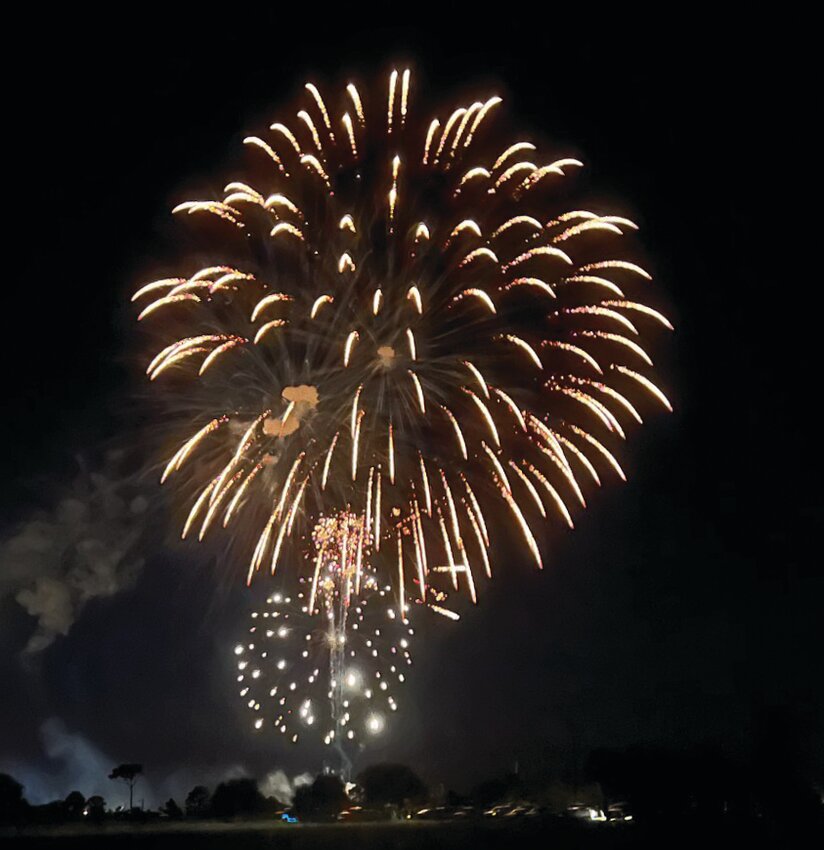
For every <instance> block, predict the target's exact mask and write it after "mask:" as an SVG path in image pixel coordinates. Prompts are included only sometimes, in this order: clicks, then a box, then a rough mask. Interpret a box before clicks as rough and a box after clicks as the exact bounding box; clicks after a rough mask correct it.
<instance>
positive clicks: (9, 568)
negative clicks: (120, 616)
mask: <svg viewBox="0 0 824 850" xmlns="http://www.w3.org/2000/svg"><path fill="white" fill-rule="evenodd" d="M123 466H124V458H123V455H122V453H120V452H111V453H109V454H108V455H107V456H106V458H105V461H104V464H103V467H102V470H101V471H99V472H90V471H88V470H86V469H85V468H83V467H81V471H80V472H79V473H78V475H77V476H76V478H75V480H74V481H73V482H72V484H71V486H70V487H69V488H68V492H67V493H65V494H61V495H60V497H59V498H58V499H57V501H56V505H55V506H54V507H53V508H51V509H49V510H45V511H40V512H38V513H37V514H36V515H34V516H33V517H31V518H30V519H28V520H26V521H24V522H23V523H22V525H21V526H20V527H19V528H17V529H16V530H15V532H14V533H13V534H12V535H11V536H9V537H7V538H6V539H5V540H4V541H3V542H2V543H0V599H1V598H5V597H6V596H13V597H14V599H15V600H16V601H17V603H18V604H19V605H21V606H22V607H23V608H24V609H25V610H26V612H27V613H28V614H30V615H31V616H32V617H35V618H36V620H37V629H36V631H35V632H34V634H33V635H32V636H31V638H30V639H29V642H28V644H27V645H26V648H25V652H26V653H29V654H32V653H37V652H41V651H42V650H43V649H45V648H46V647H47V646H49V645H50V644H51V643H52V642H53V641H54V640H55V639H56V638H57V637H58V636H61V635H66V634H68V632H69V630H70V629H71V627H72V625H73V624H74V622H75V621H76V620H77V618H78V617H79V616H80V613H81V611H82V610H83V608H84V606H85V605H86V603H87V602H88V601H89V600H91V599H95V598H100V597H108V596H113V595H114V594H116V593H118V592H120V591H121V590H123V589H124V588H128V587H131V586H132V585H133V584H134V582H135V580H136V578H137V576H138V574H139V573H140V570H141V568H142V566H143V558H142V556H141V555H140V554H139V553H140V551H141V547H139V546H138V543H139V542H140V541H141V540H142V538H143V537H144V535H145V532H146V530H147V528H148V525H149V522H148V509H149V500H148V499H147V498H146V497H145V496H144V495H142V492H141V489H142V488H141V486H140V483H139V480H138V476H136V475H128V474H124V473H123V472H122V467H123Z"/></svg>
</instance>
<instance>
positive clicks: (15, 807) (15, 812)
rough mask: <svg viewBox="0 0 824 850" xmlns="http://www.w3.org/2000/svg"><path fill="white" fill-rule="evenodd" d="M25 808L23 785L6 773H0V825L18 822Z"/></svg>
mask: <svg viewBox="0 0 824 850" xmlns="http://www.w3.org/2000/svg"><path fill="white" fill-rule="evenodd" d="M25 810H26V802H25V800H24V799H23V786H22V785H21V784H20V783H19V782H18V781H17V780H16V779H13V778H12V777H11V776H9V775H8V774H7V773H0V825H2V826H11V825H12V824H18V823H20V821H21V819H22V817H23V813H24V812H25Z"/></svg>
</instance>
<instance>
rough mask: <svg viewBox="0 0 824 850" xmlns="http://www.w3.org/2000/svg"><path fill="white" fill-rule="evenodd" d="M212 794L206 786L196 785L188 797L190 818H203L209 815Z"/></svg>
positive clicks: (187, 803) (187, 808)
mask: <svg viewBox="0 0 824 850" xmlns="http://www.w3.org/2000/svg"><path fill="white" fill-rule="evenodd" d="M211 799H212V798H211V794H209V789H208V788H206V786H205V785H195V787H194V788H192V790H191V791H190V792H189V793H188V795H187V796H186V814H187V816H188V817H190V818H202V817H205V816H206V815H207V814H209V807H210V804H211Z"/></svg>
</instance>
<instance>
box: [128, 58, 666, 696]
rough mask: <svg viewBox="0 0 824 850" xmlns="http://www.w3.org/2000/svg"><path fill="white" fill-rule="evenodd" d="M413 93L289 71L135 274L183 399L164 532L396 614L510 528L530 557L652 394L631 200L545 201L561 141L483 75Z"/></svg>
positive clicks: (167, 379)
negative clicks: (525, 122) (280, 89)
mask: <svg viewBox="0 0 824 850" xmlns="http://www.w3.org/2000/svg"><path fill="white" fill-rule="evenodd" d="M413 94H414V92H413V89H412V81H411V75H410V73H409V71H408V70H406V71H403V72H398V71H393V72H392V73H391V75H390V76H389V79H388V81H387V82H386V83H385V84H383V85H382V86H379V87H376V88H375V89H374V90H366V89H364V90H361V89H360V88H358V87H356V86H355V85H354V84H352V83H350V84H349V85H347V86H346V87H345V88H344V89H343V90H342V91H341V92H339V94H337V95H335V96H334V97H331V98H329V99H327V98H326V97H325V96H324V95H323V94H321V92H320V90H319V89H318V88H317V87H316V86H315V85H314V84H312V83H308V84H307V85H306V87H305V93H304V97H303V102H302V103H301V104H300V106H299V108H298V109H297V110H296V114H295V113H293V114H292V116H291V117H287V118H283V121H280V120H279V121H276V122H274V123H272V124H271V126H270V127H269V129H268V131H267V132H265V133H263V132H262V133H260V135H252V136H249V137H247V138H246V139H244V144H245V146H246V156H247V163H246V169H247V172H246V176H244V178H243V179H242V180H234V181H232V182H229V183H228V184H227V185H226V186H225V189H224V191H223V192H222V193H221V194H220V195H219V196H218V197H215V198H211V199H206V200H195V201H187V202H185V203H181V204H179V205H178V206H177V207H175V209H174V212H175V214H176V215H178V216H180V217H182V218H185V219H186V222H187V225H189V226H190V227H191V228H192V229H193V231H194V235H195V244H196V245H197V246H198V247H197V249H196V250H193V251H192V252H191V255H190V257H189V260H188V261H187V262H186V263H185V264H184V266H183V268H182V270H181V271H180V273H179V274H175V275H173V276H169V277H166V278H163V279H160V280H155V281H152V282H151V283H147V284H146V285H144V286H142V287H141V288H140V289H139V290H138V291H137V292H136V293H135V295H134V299H133V300H134V301H135V302H136V303H137V305H138V309H139V319H140V321H141V322H145V323H146V324H150V325H153V326H154V327H156V328H157V329H158V332H159V333H160V334H162V336H163V340H162V343H161V344H160V347H159V350H158V352H157V353H156V355H155V356H154V357H153V358H152V359H151V362H150V363H149V365H148V368H147V374H148V376H149V379H150V380H151V381H152V382H155V383H156V384H158V385H160V386H161V387H163V388H164V389H163V392H164V393H165V394H166V395H167V396H168V397H170V398H171V397H173V398H174V400H175V410H177V411H178V412H180V411H182V412H183V413H182V415H181V416H179V417H178V418H177V420H176V421H177V422H178V424H179V427H180V432H179V436H178V438H177V443H176V444H175V445H174V446H173V448H172V449H171V453H170V457H169V459H168V461H167V462H166V465H165V469H164V471H163V474H162V478H163V480H166V479H170V478H182V479H183V480H184V482H186V483H187V484H188V486H189V487H190V488H191V490H192V492H191V497H190V504H189V512H188V516H187V518H186V520H185V522H184V526H183V532H182V533H183V536H184V537H187V536H196V537H198V538H200V539H202V538H204V537H205V536H206V535H207V534H208V533H210V532H211V531H212V530H213V529H217V528H219V527H220V526H223V527H225V528H228V529H230V531H231V533H232V536H233V539H234V540H235V541H236V542H237V541H241V542H243V543H244V544H245V545H246V546H247V550H246V554H245V556H244V557H245V558H246V559H247V560H246V568H245V577H246V581H247V582H251V581H252V580H253V579H254V578H255V576H256V575H258V574H260V573H264V572H265V573H271V574H274V573H276V572H277V571H278V570H281V571H283V569H284V567H285V566H286V565H287V562H288V570H289V571H290V572H291V573H292V574H293V576H294V578H295V581H296V585H295V586H296V587H300V588H301V591H300V592H301V594H302V595H301V596H300V607H301V608H302V609H303V610H302V614H303V616H304V617H309V618H311V617H315V618H319V619H320V620H321V621H322V618H323V617H324V616H328V613H329V604H330V603H329V599H331V598H332V597H334V598H335V599H336V600H337V602H336V603H335V604H337V605H345V606H350V605H361V604H362V601H363V591H364V587H362V586H361V583H362V580H363V577H364V576H366V575H367V574H368V576H369V581H370V582H372V581H374V582H375V586H376V587H380V588H386V587H389V588H391V592H389V593H388V594H387V595H386V603H387V605H389V606H390V607H391V608H392V610H393V611H395V612H397V616H398V618H399V620H400V621H403V620H405V619H407V617H408V615H409V611H410V608H411V606H413V605H415V606H417V605H420V606H426V607H428V608H429V609H430V610H433V611H435V612H436V613H438V614H441V615H443V616H445V617H449V618H453V619H456V618H457V617H458V614H457V613H456V611H455V610H454V606H453V603H451V602H450V601H449V599H448V598H447V594H448V595H449V596H450V597H454V596H455V595H456V593H459V592H460V593H465V594H466V595H467V596H468V597H469V598H470V599H471V600H472V601H473V602H474V601H475V600H476V599H477V595H478V590H479V586H480V585H481V583H482V581H483V579H484V577H490V576H491V575H492V573H493V570H494V566H495V565H494V558H493V557H492V555H491V550H490V544H491V538H492V537H493V536H495V535H496V534H507V533H509V532H508V531H507V528H508V529H511V532H512V533H514V534H515V535H516V536H517V537H519V538H521V540H522V541H523V544H524V546H525V552H526V553H527V555H528V557H529V558H531V559H532V560H533V561H534V563H535V564H536V565H537V567H543V559H542V553H541V545H540V542H539V541H540V538H541V529H542V528H543V527H544V525H545V524H546V523H547V522H549V521H553V522H558V523H560V524H561V525H566V526H570V527H571V526H572V525H573V517H574V514H575V511H576V510H578V509H580V508H582V507H584V506H585V505H586V492H587V490H591V489H592V488H593V487H597V486H600V484H601V479H602V477H603V476H606V475H616V476H618V477H620V478H623V477H624V473H623V471H622V468H621V466H620V465H619V461H618V459H617V457H616V454H617V452H616V447H617V446H619V445H620V443H621V441H622V440H623V439H624V438H625V433H626V430H627V429H628V427H630V426H632V425H633V424H636V423H640V422H641V421H642V416H643V415H645V413H646V410H647V409H650V408H654V407H656V406H657V407H664V408H667V409H670V404H669V402H668V400H667V398H666V396H665V395H664V394H663V392H662V391H661V390H660V389H659V388H658V387H657V386H656V384H655V383H654V382H653V379H652V378H651V377H650V374H651V367H652V360H651V357H650V355H649V353H648V352H647V350H646V348H645V347H644V345H642V340H644V339H646V337H647V336H649V335H651V334H652V332H653V331H655V330H656V329H660V328H662V327H663V328H667V329H669V328H671V325H670V323H669V322H668V320H667V319H666V318H665V317H664V316H663V315H662V314H661V313H660V312H659V311H658V310H656V309H654V308H653V307H651V306H649V305H648V303H647V295H648V293H649V290H650V275H649V274H648V273H647V272H646V271H645V270H644V269H643V268H642V267H641V266H640V265H639V264H638V263H637V261H636V258H635V257H634V254H633V253H632V250H631V247H628V246H627V245H626V244H625V243H626V241H627V240H625V238H624V237H625V236H626V235H627V234H631V233H632V232H633V231H635V230H637V228H636V225H635V224H634V223H633V222H632V221H630V220H628V219H627V218H624V217H621V216H616V215H610V214H608V213H606V212H603V211H593V210H589V209H583V208H579V205H575V204H570V203H569V202H568V201H567V200H565V199H566V198H568V197H569V196H570V191H569V187H568V186H567V185H566V184H567V183H568V182H569V181H570V180H571V179H574V175H575V173H576V172H578V171H579V170H580V169H581V167H582V163H581V162H580V161H579V160H577V159H575V158H573V157H571V156H569V155H567V154H566V152H564V151H558V152H557V153H555V154H553V155H550V156H547V155H546V154H542V153H541V152H540V151H539V150H538V147H537V145H535V144H533V143H532V142H530V141H521V140H518V139H513V138H512V137H510V136H509V135H508V134H507V133H506V130H505V128H502V127H501V126H500V121H499V120H498V119H500V115H499V114H498V113H500V111H501V109H502V106H501V99H500V98H498V97H491V98H489V99H486V100H478V101H475V102H473V103H470V104H466V105H465V106H460V107H459V108H457V109H454V110H452V111H445V112H443V113H441V114H440V115H438V116H437V117H435V118H433V119H431V120H429V119H428V118H426V117H424V116H422V115H420V114H418V112H417V111H416V110H415V108H414V106H413ZM342 517H346V519H342ZM503 517H505V518H506V521H502V518H503ZM330 522H331V523H332V526H333V527H334V533H333V534H330V535H329V539H334V540H335V541H336V542H335V547H332V546H331V545H330V546H324V545H323V544H322V541H320V540H319V538H318V534H319V533H320V532H322V531H323V529H324V528H326V530H327V531H328V530H329V529H328V523H330ZM344 538H345V539H344ZM333 548H335V554H334V559H337V561H335V560H334V559H333V558H332V554H331V553H332V549H333ZM330 559H331V560H330ZM335 563H336V564H337V569H338V570H339V572H338V574H337V578H335V577H334V576H332V573H330V572H329V571H330V569H331V570H333V571H334V569H335V567H334V564H335ZM341 570H342V572H340V571H341ZM330 581H331V588H332V590H331V591H328V588H329V587H330V585H329V584H328V583H329V582H330ZM324 587H327V591H328V592H327V591H324V590H323V588H324ZM382 592H384V593H385V592H386V591H382ZM330 593H331V596H330ZM296 594H297V591H296ZM296 598H298V597H297V595H296ZM371 604H372V603H371V602H370V605H371ZM270 613H271V612H270ZM340 621H341V615H340V614H339V613H338V614H335V617H334V618H333V622H334V623H339V622H340ZM335 628H337V626H335ZM333 631H334V629H333ZM304 633H306V634H311V629H310V630H309V631H308V632H307V631H306V630H305V629H304ZM315 666H317V665H315ZM312 669H314V667H313V668H312ZM330 675H331V676H332V677H333V678H334V671H332V673H331V674H330ZM338 679H340V677H338ZM260 702H261V700H257V699H255V703H260Z"/></svg>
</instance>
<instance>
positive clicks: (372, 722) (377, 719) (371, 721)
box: [366, 714, 386, 735]
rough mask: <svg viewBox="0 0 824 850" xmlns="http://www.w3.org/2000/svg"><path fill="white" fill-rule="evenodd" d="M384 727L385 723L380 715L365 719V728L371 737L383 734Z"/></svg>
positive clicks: (372, 715) (371, 715)
mask: <svg viewBox="0 0 824 850" xmlns="http://www.w3.org/2000/svg"><path fill="white" fill-rule="evenodd" d="M385 725H386V723H385V721H384V719H383V716H382V715H380V714H370V715H369V717H367V718H366V728H367V729H368V730H369V732H370V733H371V734H372V735H379V734H380V733H381V732H383V729H384V726H385Z"/></svg>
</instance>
